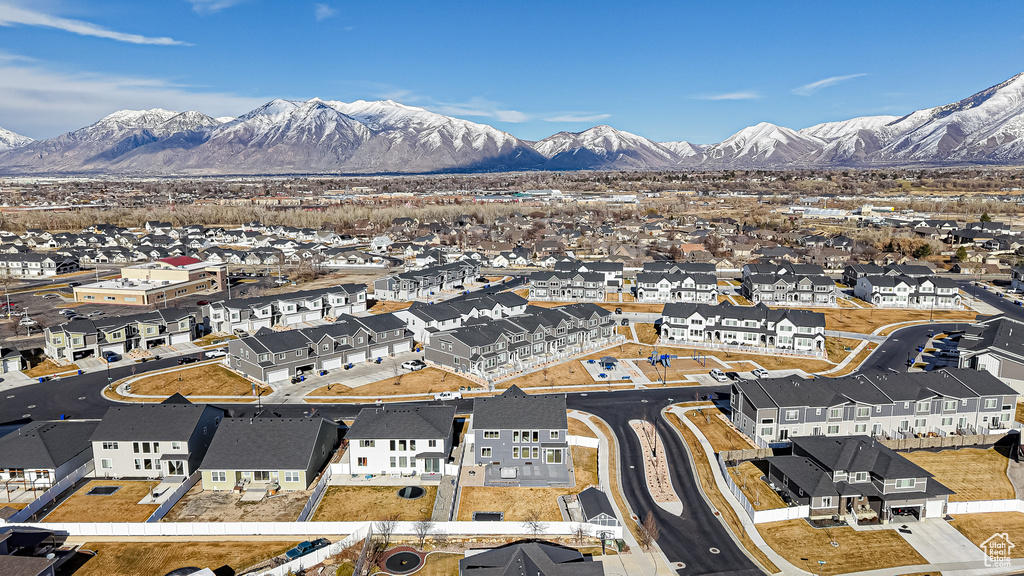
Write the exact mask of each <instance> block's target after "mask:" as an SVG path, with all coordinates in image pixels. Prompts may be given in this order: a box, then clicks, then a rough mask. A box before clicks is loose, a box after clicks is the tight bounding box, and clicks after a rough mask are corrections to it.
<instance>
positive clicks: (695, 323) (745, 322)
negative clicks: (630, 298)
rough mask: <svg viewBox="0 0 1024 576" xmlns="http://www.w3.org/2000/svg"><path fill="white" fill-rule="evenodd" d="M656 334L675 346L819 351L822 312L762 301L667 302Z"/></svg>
mask: <svg viewBox="0 0 1024 576" xmlns="http://www.w3.org/2000/svg"><path fill="white" fill-rule="evenodd" d="M659 337H660V342H662V343H663V344H672V345H678V346H685V345H702V346H708V347H718V346H742V347H751V348H762V349H775V350H792V351H795V352H802V353H811V354H815V355H822V354H824V351H825V315H824V314H822V313H821V312H811V311H809V310H800V309H794V308H768V307H767V306H765V305H764V304H755V305H754V306H734V305H732V304H729V303H728V302H723V303H722V304H719V305H717V306H716V305H711V304H698V303H692V302H680V303H670V304H666V305H665V307H664V309H663V310H662V313H661V321H660V328H659Z"/></svg>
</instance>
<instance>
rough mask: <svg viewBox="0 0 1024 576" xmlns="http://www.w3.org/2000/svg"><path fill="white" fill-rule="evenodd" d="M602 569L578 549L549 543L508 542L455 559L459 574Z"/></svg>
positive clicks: (587, 574) (543, 575)
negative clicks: (498, 546) (587, 559)
mask: <svg viewBox="0 0 1024 576" xmlns="http://www.w3.org/2000/svg"><path fill="white" fill-rule="evenodd" d="M603 572H604V571H603V569H602V568H601V566H600V565H598V564H596V563H594V562H588V561H586V560H585V559H584V558H583V555H582V554H580V552H579V551H577V550H574V549H572V548H566V547H563V546H559V545H557V544H551V543H549V542H522V543H514V544H508V545H506V546H502V547H500V548H494V549H492V550H488V551H487V552H481V553H480V554H476V555H474V556H470V557H467V558H464V559H462V560H459V574H460V575H462V576H524V575H529V576H593V575H594V574H601V573H603Z"/></svg>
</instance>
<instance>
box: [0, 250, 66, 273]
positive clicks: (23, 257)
mask: <svg viewBox="0 0 1024 576" xmlns="http://www.w3.org/2000/svg"><path fill="white" fill-rule="evenodd" d="M80 269H81V268H80V267H79V262H78V258H74V257H72V256H61V255H60V254H46V253H40V252H16V253H13V254H0V276H4V275H6V276H10V277H14V278H34V277H37V276H58V275H60V274H70V273H72V272H78V271H79V270H80Z"/></svg>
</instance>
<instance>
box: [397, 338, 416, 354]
mask: <svg viewBox="0 0 1024 576" xmlns="http://www.w3.org/2000/svg"><path fill="white" fill-rule="evenodd" d="M393 349H394V351H395V354H400V353H402V352H408V351H409V350H411V349H412V347H411V346H410V345H409V342H408V341H405V342H402V343H401V344H395V345H394V346H393Z"/></svg>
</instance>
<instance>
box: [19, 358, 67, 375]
mask: <svg viewBox="0 0 1024 576" xmlns="http://www.w3.org/2000/svg"><path fill="white" fill-rule="evenodd" d="M69 370H78V364H68V365H67V366H58V365H57V363H56V362H54V361H53V360H50V359H49V358H47V359H46V360H43V361H42V362H40V363H39V364H36V365H35V366H33V367H31V368H29V369H28V370H25V372H24V374H25V375H26V376H30V377H32V378H38V377H40V376H49V375H51V374H57V373H58V372H67V371H69Z"/></svg>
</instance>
